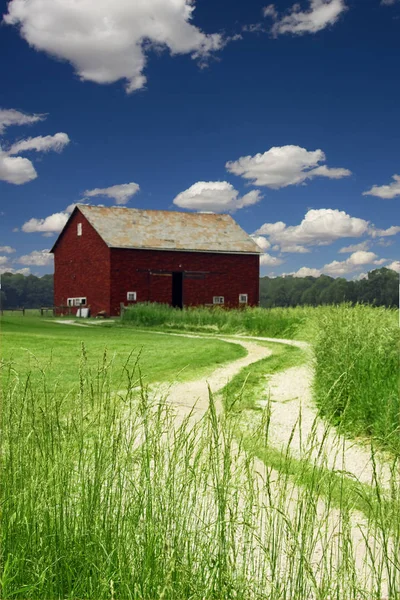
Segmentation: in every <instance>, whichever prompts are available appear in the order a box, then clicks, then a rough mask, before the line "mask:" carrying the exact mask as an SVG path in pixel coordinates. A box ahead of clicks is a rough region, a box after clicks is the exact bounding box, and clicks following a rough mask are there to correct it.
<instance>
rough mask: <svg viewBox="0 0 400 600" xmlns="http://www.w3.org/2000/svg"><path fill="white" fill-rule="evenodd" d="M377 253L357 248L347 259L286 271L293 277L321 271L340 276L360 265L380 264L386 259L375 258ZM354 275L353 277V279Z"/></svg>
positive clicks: (310, 274) (320, 272)
mask: <svg viewBox="0 0 400 600" xmlns="http://www.w3.org/2000/svg"><path fill="white" fill-rule="evenodd" d="M377 258H378V257H377V255H376V254H375V253H374V252H366V251H365V250H358V251H357V252H353V254H352V255H351V256H349V258H348V259H346V260H343V261H338V260H334V261H333V262H331V263H328V264H326V265H324V266H323V267H322V268H321V269H313V268H310V267H301V268H300V269H299V270H298V271H296V272H295V273H288V275H292V276H293V277H308V276H311V277H319V276H320V275H322V274H323V273H324V274H326V275H331V276H341V275H347V274H348V273H351V272H352V271H356V270H357V269H359V268H360V267H361V266H364V265H368V264H374V265H380V264H382V263H383V262H386V259H380V260H377ZM362 275H365V274H361V275H358V276H357V277H358V278H362ZM355 278H356V277H354V278H353V279H355Z"/></svg>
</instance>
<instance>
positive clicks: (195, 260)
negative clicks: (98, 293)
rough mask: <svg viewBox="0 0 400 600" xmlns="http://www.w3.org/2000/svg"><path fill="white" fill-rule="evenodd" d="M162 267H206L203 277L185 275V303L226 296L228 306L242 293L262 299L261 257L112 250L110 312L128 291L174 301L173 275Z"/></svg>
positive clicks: (155, 299) (141, 299) (154, 299)
mask: <svg viewBox="0 0 400 600" xmlns="http://www.w3.org/2000/svg"><path fill="white" fill-rule="evenodd" d="M151 270H153V271H154V270H160V271H163V270H164V271H205V272H207V273H206V274H205V278H204V279H192V278H185V279H184V284H183V285H184V297H183V300H184V305H185V306H195V305H202V304H212V302H213V296H224V297H225V306H229V307H238V306H239V294H248V299H249V305H250V306H254V305H257V304H258V301H259V257H258V256H252V255H232V254H208V253H196V252H170V251H151V250H122V249H112V250H111V314H112V315H116V314H118V313H119V307H120V303H121V302H123V303H124V304H125V305H127V304H129V302H127V292H137V302H163V303H166V304H170V303H171V299H172V276H171V275H168V274H163V273H160V274H155V273H153V274H150V273H149V271H151Z"/></svg>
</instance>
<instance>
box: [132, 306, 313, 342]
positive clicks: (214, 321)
mask: <svg viewBox="0 0 400 600" xmlns="http://www.w3.org/2000/svg"><path fill="white" fill-rule="evenodd" d="M309 314H310V309H309V308H296V309H294V308H291V309H286V308H276V309H273V310H265V309H263V308H249V307H247V308H244V309H238V310H226V309H223V308H220V307H215V308H205V307H193V308H185V309H183V310H179V309H175V308H171V307H170V306H168V305H166V304H157V303H147V304H146V303H143V304H142V303H141V304H136V305H135V306H132V307H130V308H128V309H127V310H126V311H125V313H124V317H123V323H124V324H125V325H135V326H136V327H154V328H165V329H178V330H191V331H202V332H208V333H218V332H219V333H248V334H251V335H264V336H269V337H285V336H286V337H296V336H297V335H298V334H299V332H300V330H301V327H302V325H304V323H305V322H306V320H307V317H308V315H309Z"/></svg>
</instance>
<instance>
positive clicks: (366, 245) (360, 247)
mask: <svg viewBox="0 0 400 600" xmlns="http://www.w3.org/2000/svg"><path fill="white" fill-rule="evenodd" d="M358 250H369V242H368V241H366V242H360V243H359V244H351V245H350V246H345V247H344V248H341V249H340V250H339V254H347V253H348V252H349V253H350V252H357V251H358Z"/></svg>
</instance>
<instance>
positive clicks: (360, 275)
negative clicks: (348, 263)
mask: <svg viewBox="0 0 400 600" xmlns="http://www.w3.org/2000/svg"><path fill="white" fill-rule="evenodd" d="M361 279H368V273H358V275H354V277H353V281H361Z"/></svg>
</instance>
